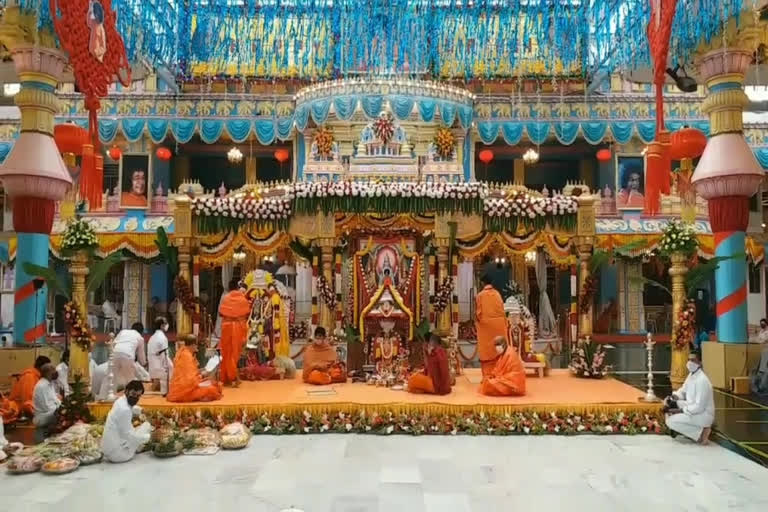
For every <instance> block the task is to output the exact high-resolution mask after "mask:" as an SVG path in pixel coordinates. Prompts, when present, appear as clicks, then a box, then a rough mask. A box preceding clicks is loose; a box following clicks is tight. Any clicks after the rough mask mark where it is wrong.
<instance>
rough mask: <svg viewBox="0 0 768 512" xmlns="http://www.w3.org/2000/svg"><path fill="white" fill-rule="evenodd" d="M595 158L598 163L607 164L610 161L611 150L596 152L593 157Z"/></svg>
mask: <svg viewBox="0 0 768 512" xmlns="http://www.w3.org/2000/svg"><path fill="white" fill-rule="evenodd" d="M595 156H596V157H597V161H598V162H607V161H608V160H610V159H611V150H610V149H606V148H603V149H601V150H600V151H598V152H597V154H596V155H595Z"/></svg>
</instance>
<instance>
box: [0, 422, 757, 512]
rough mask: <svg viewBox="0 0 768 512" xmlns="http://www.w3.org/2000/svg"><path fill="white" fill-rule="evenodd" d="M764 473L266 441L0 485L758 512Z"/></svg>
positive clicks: (568, 442)
mask: <svg viewBox="0 0 768 512" xmlns="http://www.w3.org/2000/svg"><path fill="white" fill-rule="evenodd" d="M766 481H768V469H765V468H763V467H761V466H760V465H758V464H756V463H754V462H751V461H749V460H747V459H746V458H744V457H741V456H739V455H737V454H735V453H733V452H731V451H728V450H726V449H724V448H722V447H720V446H717V445H710V446H707V447H700V446H696V445H694V444H692V443H688V442H685V441H679V440H672V439H671V438H669V437H662V436H636V437H621V436H615V437H614V436H611V437H597V436H580V437H560V436H543V437H506V438H503V437H418V438H417V437H400V436H395V437H376V436H355V435H324V436H306V437H304V436H301V437H300V436H283V437H273V436H260V437H255V438H253V439H252V440H251V444H250V446H249V447H248V448H247V449H246V450H244V451H239V452H222V453H219V454H218V455H215V456H212V457H192V456H185V457H178V458H175V459H168V460H156V459H153V458H152V456H151V455H147V454H143V455H140V456H139V457H138V458H137V459H136V460H134V461H132V462H130V463H127V464H123V465H109V464H100V465H97V466H92V467H87V468H83V469H80V470H78V471H76V472H75V473H72V474H70V475H66V476H59V477H46V476H44V475H41V474H34V475H28V476H8V475H5V474H2V475H0V495H1V496H2V498H0V511H2V512H5V511H8V512H10V511H13V512H27V511H35V512H48V511H56V512H62V511H70V510H71V511H77V512H103V511H108V512H135V511H153V512H163V511H169V512H170V511H173V512H179V511H204V510H222V511H223V510H235V511H239V510H243V511H248V512H261V511H264V512H273V511H274V512H279V511H281V510H283V509H286V508H289V507H292V506H293V507H296V508H299V509H301V510H304V511H306V512H353V511H355V512H377V511H380V512H419V511H425V512H470V511H471V512H480V511H504V512H506V511H513V510H545V511H558V510H564V511H565V510H567V511H569V512H577V511H582V510H583V511H589V512H594V511H603V510H605V511H608V510H610V511H621V510H626V511H642V512H647V511H649V510H663V511H665V512H671V511H678V510H680V511H683V510H685V511H688V510H690V511H710V510H711V511H717V512H724V511H730V510H737V511H753V510H754V511H763V510H766V507H768V493H766V492H765V482H766Z"/></svg>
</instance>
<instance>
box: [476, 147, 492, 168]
mask: <svg viewBox="0 0 768 512" xmlns="http://www.w3.org/2000/svg"><path fill="white" fill-rule="evenodd" d="M477 156H478V158H480V161H481V162H483V163H484V164H485V165H488V164H489V163H491V161H492V160H493V151H491V150H490V149H484V150H482V151H481V152H480V154H479V155H477Z"/></svg>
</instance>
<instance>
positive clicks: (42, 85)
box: [0, 6, 72, 345]
mask: <svg viewBox="0 0 768 512" xmlns="http://www.w3.org/2000/svg"><path fill="white" fill-rule="evenodd" d="M0 42H2V44H3V45H4V46H5V47H6V48H8V49H9V50H10V52H11V55H12V56H13V62H14V64H15V67H16V73H17V75H18V77H19V82H20V83H21V89H20V91H19V92H18V94H16V96H15V97H14V102H15V103H16V106H18V107H19V110H20V111H21V133H20V135H19V138H18V140H17V141H16V143H15V144H14V146H13V150H12V151H11V154H10V155H8V158H7V159H6V160H5V164H4V165H3V166H2V168H0V180H2V182H3V187H4V189H5V192H6V193H7V194H8V196H9V197H10V198H11V200H12V201H13V225H14V230H15V231H16V233H17V243H18V246H17V249H16V294H15V297H14V324H13V325H14V327H13V335H14V340H16V342H17V343H19V344H22V345H26V344H31V343H42V342H44V341H45V335H46V326H45V314H46V305H47V295H48V293H47V289H46V287H45V286H43V287H42V288H41V289H39V290H37V289H35V285H34V283H33V276H31V275H29V274H27V273H26V272H25V271H24V265H25V264H26V263H33V264H35V265H39V266H42V267H47V266H48V248H49V235H50V233H51V227H52V226H53V216H54V212H55V209H56V201H59V200H61V199H62V198H63V197H64V195H65V194H66V192H67V191H68V190H69V189H70V187H71V186H72V179H71V177H70V175H69V172H68V171H67V168H66V166H65V165H64V162H63V160H62V159H61V154H60V153H59V150H58V148H57V147H56V143H55V142H54V140H53V122H54V121H53V118H54V115H55V114H56V112H57V111H58V107H59V102H58V99H57V98H56V86H57V85H58V83H59V80H60V78H61V76H62V75H63V73H64V68H65V67H66V65H67V58H66V57H65V56H64V55H63V54H62V53H61V52H59V51H58V50H56V49H55V44H54V41H53V38H52V37H50V34H49V33H47V32H45V31H38V29H37V20H36V19H35V17H34V16H30V15H28V14H27V13H22V12H21V11H20V9H19V7H16V6H13V7H6V9H5V11H4V13H3V19H2V24H0ZM46 43H47V44H46ZM43 44H46V46H48V47H43V46H42V45H43Z"/></svg>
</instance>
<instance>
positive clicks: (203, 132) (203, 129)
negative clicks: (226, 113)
mask: <svg viewBox="0 0 768 512" xmlns="http://www.w3.org/2000/svg"><path fill="white" fill-rule="evenodd" d="M223 131H224V122H223V121H219V120H217V119H216V120H215V119H203V120H202V121H200V139H202V141H203V142H205V143H206V144H213V143H214V142H216V141H217V140H219V137H221V134H222V132H223Z"/></svg>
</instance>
